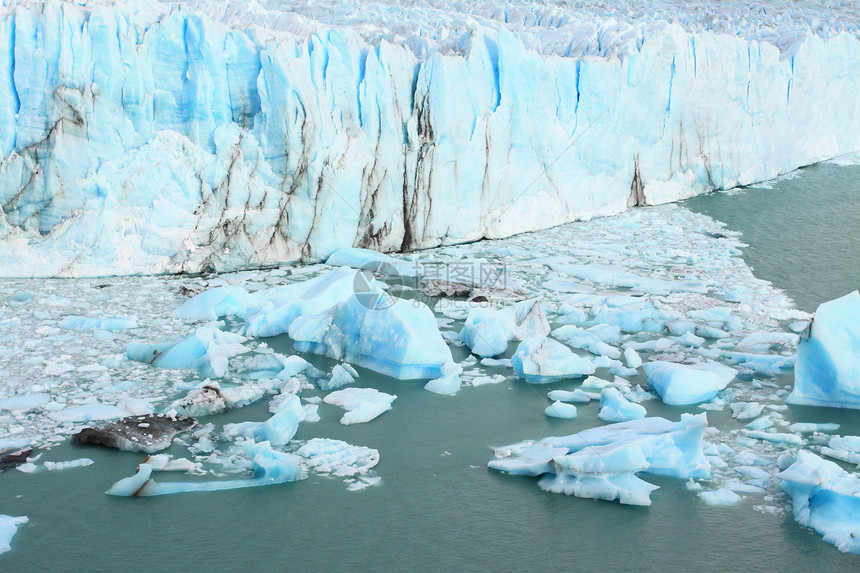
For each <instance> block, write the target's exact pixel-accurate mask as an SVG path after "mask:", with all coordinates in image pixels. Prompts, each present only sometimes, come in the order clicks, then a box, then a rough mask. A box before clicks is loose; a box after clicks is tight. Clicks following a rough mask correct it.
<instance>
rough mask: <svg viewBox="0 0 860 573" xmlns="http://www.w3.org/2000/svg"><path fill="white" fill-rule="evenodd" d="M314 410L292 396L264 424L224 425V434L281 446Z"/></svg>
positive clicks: (242, 423)
mask: <svg viewBox="0 0 860 573" xmlns="http://www.w3.org/2000/svg"><path fill="white" fill-rule="evenodd" d="M315 409H316V408H315V407H314V406H313V405H308V406H302V401H301V399H300V398H299V397H298V396H297V395H293V396H291V397H290V398H289V399H287V400H286V401H285V402H284V403H283V404H281V405H280V407H279V408H278V411H277V412H275V413H274V414H273V415H272V417H270V418H269V419H268V420H266V421H265V422H240V423H238V424H225V425H224V433H225V434H227V435H228V436H231V437H240V436H241V437H245V438H248V439H250V440H254V441H257V442H267V443H269V444H271V445H273V446H283V445H284V444H286V443H287V442H289V441H290V440H292V439H293V436H295V435H296V432H297V431H298V428H299V423H300V422H301V421H302V420H304V419H305V417H306V416H307V414H308V413H309V412H311V411H315Z"/></svg>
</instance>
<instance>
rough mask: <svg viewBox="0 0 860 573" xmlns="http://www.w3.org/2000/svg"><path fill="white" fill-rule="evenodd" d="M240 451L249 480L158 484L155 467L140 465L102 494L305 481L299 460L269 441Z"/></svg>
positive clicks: (159, 492)
mask: <svg viewBox="0 0 860 573" xmlns="http://www.w3.org/2000/svg"><path fill="white" fill-rule="evenodd" d="M243 449H244V451H245V455H247V456H249V457H250V458H251V470H252V472H253V474H254V476H253V477H252V478H250V479H236V480H223V481H197V482H181V481H180V482H166V483H160V482H157V481H155V480H154V479H152V472H153V470H154V469H155V468H154V467H153V466H152V465H150V464H147V463H142V464H140V465H139V466H138V468H137V473H136V474H135V475H133V476H131V477H127V478H124V479H121V480H119V481H118V482H116V483H115V484H113V485H112V486H111V488H110V489H109V490H108V491H106V492H105V493H107V494H108V495H116V496H124V497H146V496H151V495H169V494H174V493H187V492H201V491H223V490H229V489H241V488H246V487H259V486H264V485H275V484H281V483H287V482H292V481H298V480H302V479H305V478H307V471H306V470H305V468H304V465H303V460H302V458H301V457H299V456H297V455H295V454H286V453H283V452H279V451H277V450H273V449H272V447H271V444H269V442H260V443H256V442H246V443H245V444H244V446H243Z"/></svg>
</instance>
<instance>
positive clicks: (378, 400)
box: [323, 388, 397, 425]
mask: <svg viewBox="0 0 860 573" xmlns="http://www.w3.org/2000/svg"><path fill="white" fill-rule="evenodd" d="M395 398H397V396H394V395H391V394H386V393H385V392H380V391H379V390H376V389H375V388H344V389H343V390H338V391H336V392H332V393H331V394H329V395H328V396H326V397H325V398H323V402H325V403H326V404H332V405H334V406H340V407H341V408H343V409H344V410H346V413H345V414H344V415H343V417H342V418H341V419H340V423H341V424H344V425H349V424H360V423H363V422H369V421H371V420H373V419H374V418H376V417H378V416H380V415H381V414H383V413H385V412H387V411H388V410H390V409H391V403H392V402H394V400H395Z"/></svg>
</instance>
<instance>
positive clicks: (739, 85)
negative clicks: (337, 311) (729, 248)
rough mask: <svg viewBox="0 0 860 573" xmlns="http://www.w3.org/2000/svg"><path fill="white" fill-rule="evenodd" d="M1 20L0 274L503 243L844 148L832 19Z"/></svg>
mask: <svg viewBox="0 0 860 573" xmlns="http://www.w3.org/2000/svg"><path fill="white" fill-rule="evenodd" d="M462 10H467V11H468V13H464V12H462ZM0 12H2V13H0V207H2V213H0V275H3V276H52V275H59V276H86V275H104V274H131V273H139V272H179V271H192V272H193V271H199V270H205V269H216V270H228V269H234V268H240V267H249V266H261V265H269V264H275V263H279V262H284V261H293V260H306V261H307V260H321V259H324V258H325V257H327V256H328V255H329V254H331V253H332V252H333V251H335V250H336V249H339V248H342V247H350V246H358V247H368V248H373V249H376V250H381V251H397V250H405V249H414V248H423V247H430V246H434V245H439V244H450V243H455V242H461V241H469V240H474V239H479V238H482V237H503V236H508V235H511V234H514V233H518V232H522V231H528V230H534V229H539V228H546V227H549V226H552V225H556V224H559V223H564V222H567V221H573V220H579V219H588V218H591V217H593V216H596V215H605V214H611V213H616V212H619V211H621V210H623V209H625V208H627V207H630V206H634V205H638V204H643V203H648V204H656V203H662V202H667V201H672V200H676V199H679V198H683V197H687V196H691V195H694V194H697V193H701V192H704V191H708V190H711V189H715V188H728V187H733V186H736V185H743V184H748V183H752V182H756V181H760V180H765V179H769V178H772V177H774V176H776V175H778V174H781V173H785V172H788V171H791V170H793V169H795V168H797V167H799V166H802V165H805V164H809V163H812V162H815V161H818V160H821V159H825V158H829V157H832V156H835V155H838V154H842V153H847V152H852V151H855V150H858V149H860V99H858V98H857V96H856V94H857V89H858V86H857V80H858V77H860V74H858V69H860V40H858V36H860V31H858V16H857V14H856V13H854V12H853V10H852V9H851V7H850V5H847V7H846V5H841V4H833V3H828V2H810V3H804V4H803V6H797V5H795V4H793V3H775V4H770V3H768V4H764V3H756V2H737V3H734V4H726V3H722V2H721V3H697V4H690V3H684V4H683V8H682V7H681V5H680V4H677V3H673V2H658V3H656V4H653V3H645V2H641V1H632V0H628V1H627V2H621V3H617V4H613V5H612V6H606V5H604V4H603V3H600V2H590V3H584V4H583V5H582V6H577V8H573V7H567V6H566V5H563V4H550V3H547V4H534V3H525V2H508V3H476V4H473V5H469V6H468V7H462V6H459V5H458V4H456V3H448V4H445V3H441V2H416V3H412V4H410V5H406V6H400V5H399V4H394V3H385V2H379V1H377V2H369V3H361V4H360V5H359V4H354V5H353V4H349V3H340V2H337V3H334V2H316V3H303V4H302V5H301V6H294V5H292V4H291V3H289V2H247V3H245V2H242V3H228V2H214V1H212V2H193V3H192V2H187V3H179V4H177V5H167V4H160V3H157V2H146V1H138V0H135V1H132V2H125V3H114V2H109V1H90V2H74V3H73V2H67V1H61V0H48V1H45V2H36V1H28V2H20V3H19V2H9V1H7V2H4V3H3V7H2V8H0ZM679 12H683V13H682V15H680V16H677V15H676V14H678V13H679Z"/></svg>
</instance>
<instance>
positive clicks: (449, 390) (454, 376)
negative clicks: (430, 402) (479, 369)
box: [424, 362, 504, 396]
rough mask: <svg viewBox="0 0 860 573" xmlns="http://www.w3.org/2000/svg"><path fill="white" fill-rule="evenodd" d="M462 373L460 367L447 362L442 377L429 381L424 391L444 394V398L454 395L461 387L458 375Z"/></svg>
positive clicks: (443, 367)
mask: <svg viewBox="0 0 860 573" xmlns="http://www.w3.org/2000/svg"><path fill="white" fill-rule="evenodd" d="M462 373H463V367H462V366H460V365H459V364H456V363H454V362H448V363H446V364H445V365H444V366H442V376H441V377H440V378H435V379H433V380H430V381H429V382H428V383H427V384H425V385H424V389H425V390H429V391H430V392H433V393H435V394H444V395H446V396H451V395H453V394H456V393H457V392H458V391H459V390H460V387H461V386H462V383H461V381H460V374H462ZM503 378H504V377H503Z"/></svg>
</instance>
